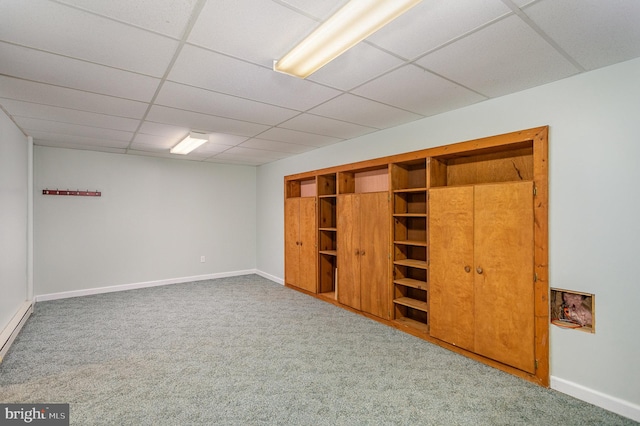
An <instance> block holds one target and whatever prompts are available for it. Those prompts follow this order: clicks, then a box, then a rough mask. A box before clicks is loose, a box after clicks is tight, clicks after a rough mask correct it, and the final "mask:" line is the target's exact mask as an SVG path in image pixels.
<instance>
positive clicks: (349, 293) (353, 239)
mask: <svg viewBox="0 0 640 426" xmlns="http://www.w3.org/2000/svg"><path fill="white" fill-rule="evenodd" d="M358 204H359V203H358V198H357V196H356V195H354V194H347V195H340V196H339V197H338V205H337V210H336V216H337V218H336V221H337V229H338V241H337V252H338V301H339V302H340V303H342V304H345V305H347V306H351V307H352V308H355V309H360V249H359V247H358V238H359V234H360V220H359V216H358V214H357V212H358Z"/></svg>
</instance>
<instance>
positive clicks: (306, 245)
mask: <svg viewBox="0 0 640 426" xmlns="http://www.w3.org/2000/svg"><path fill="white" fill-rule="evenodd" d="M316 238H317V236H316V200H315V198H314V197H305V198H301V199H300V260H299V267H298V287H300V288H302V289H304V290H307V291H310V292H312V293H315V292H316V291H317V289H316V282H317V266H316V265H317V250H316V247H317V245H316Z"/></svg>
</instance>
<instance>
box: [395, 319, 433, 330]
mask: <svg viewBox="0 0 640 426" xmlns="http://www.w3.org/2000/svg"><path fill="white" fill-rule="evenodd" d="M394 322H395V323H397V324H400V325H402V326H404V327H411V328H414V329H416V330H418V331H421V332H423V333H429V326H428V325H427V324H425V323H423V322H420V321H416V320H414V319H411V318H407V317H400V318H396V319H395V320H394Z"/></svg>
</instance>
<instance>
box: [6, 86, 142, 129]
mask: <svg viewBox="0 0 640 426" xmlns="http://www.w3.org/2000/svg"><path fill="white" fill-rule="evenodd" d="M0 75H1V74H0ZM2 99H6V100H8V101H16V102H22V103H25V104H30V105H40V106H44V107H51V108H57V109H63V110H66V111H74V112H84V113H88V114H95V115H100V116H104V117H114V118H123V119H126V120H136V121H138V120H140V118H139V117H127V116H124V115H114V114H106V113H104V112H95V111H87V110H84V109H77V108H68V107H64V106H60V105H51V104H45V103H42V102H31V101H25V100H23V99H15V98H6V97H0V104H2ZM138 102H140V101H138ZM18 116H19V117H25V118H38V117H29V116H25V115H18ZM56 121H57V120H56ZM69 124H74V123H69ZM91 127H93V126H91Z"/></svg>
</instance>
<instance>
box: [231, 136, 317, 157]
mask: <svg viewBox="0 0 640 426" xmlns="http://www.w3.org/2000/svg"><path fill="white" fill-rule="evenodd" d="M256 139H258V140H266V141H268V142H278V143H283V144H287V145H294V146H299V147H305V148H310V149H313V148H320V147H321V146H322V145H320V146H316V145H305V144H301V143H295V142H283V141H274V140H272V139H262V138H257V137H252V138H249V139H247V140H246V141H243V142H240V143H239V144H238V145H236V146H237V147H240V148H246V149H259V150H262V151H272V152H280V153H282V154H292V152H290V151H280V150H279V149H269V148H252V147H250V146H242V144H245V143H247V142H249V141H252V140H256ZM293 154H295V152H294V153H293Z"/></svg>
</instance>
